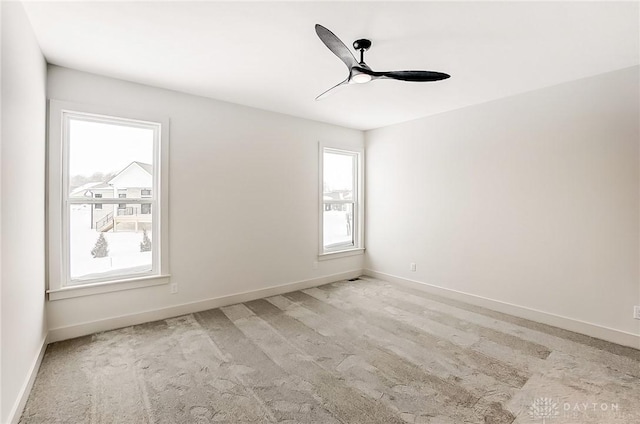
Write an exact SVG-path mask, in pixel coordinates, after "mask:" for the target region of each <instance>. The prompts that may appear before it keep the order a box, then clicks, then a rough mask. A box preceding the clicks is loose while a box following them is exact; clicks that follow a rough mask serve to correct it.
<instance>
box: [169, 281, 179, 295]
mask: <svg viewBox="0 0 640 424" xmlns="http://www.w3.org/2000/svg"><path fill="white" fill-rule="evenodd" d="M170 290H171V294H176V293H178V283H171V287H170Z"/></svg>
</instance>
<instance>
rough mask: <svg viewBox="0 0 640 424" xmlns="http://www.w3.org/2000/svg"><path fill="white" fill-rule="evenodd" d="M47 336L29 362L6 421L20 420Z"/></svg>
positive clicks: (42, 354) (45, 346) (38, 367)
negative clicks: (25, 376)
mask: <svg viewBox="0 0 640 424" xmlns="http://www.w3.org/2000/svg"><path fill="white" fill-rule="evenodd" d="M48 344H49V342H48V337H47V336H45V337H44V338H43V339H42V344H41V345H40V351H39V352H38V355H37V356H36V357H35V358H34V360H33V363H32V364H31V368H29V374H28V375H27V379H26V380H25V382H24V384H23V385H22V387H21V388H20V393H18V398H17V399H16V402H15V404H14V405H13V408H12V409H11V411H9V417H8V421H7V423H10V424H17V423H18V421H20V417H21V416H22V411H23V410H24V407H25V405H26V404H27V400H28V399H29V393H31V388H32V387H33V383H34V382H35V381H36V376H37V375H38V370H39V369H40V364H41V363H42V358H43V357H44V352H45V351H46V350H47V345H48Z"/></svg>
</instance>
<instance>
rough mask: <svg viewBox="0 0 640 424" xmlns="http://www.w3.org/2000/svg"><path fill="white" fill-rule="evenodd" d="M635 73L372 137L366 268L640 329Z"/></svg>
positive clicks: (543, 92) (433, 119) (372, 133)
mask: <svg viewBox="0 0 640 424" xmlns="http://www.w3.org/2000/svg"><path fill="white" fill-rule="evenodd" d="M638 79H639V71H638V67H633V68H629V69H624V70H620V71H616V72H611V73H607V74H603V75H600V76H596V77H593V78H587V79H583V80H578V81H574V82H570V83H565V84H561V85H558V86H554V87H550V88H546V89H542V90H537V91H534V92H530V93H525V94H522V95H518V96H514V97H510V98H506V99H502V100H497V101H493V102H490V103H486V104H482V105H478V106H472V107H468V108H465V109H460V110H457V111H452V112H448V113H443V114H440V115H435V116H431V117H426V118H423V119H420V120H416V121H412V122H408V123H404V124H399V125H394V126H391V127H387V128H382V129H377V130H373V131H370V132H367V133H366V149H367V167H366V170H367V175H366V177H367V225H366V228H367V264H366V267H367V268H368V269H370V270H373V271H378V272H382V273H386V274H390V275H393V276H397V277H401V278H404V279H410V280H415V281H418V282H422V283H426V284H431V285H435V286H440V287H444V288H447V289H451V290H457V291H461V292H464V293H468V294H472V295H476V296H482V297H486V298H489V299H494V300H498V301H501V302H507V303H511V304H515V305H518V306H522V307H525V308H530V309H535V310H539V311H543V312H547V313H550V314H556V315H560V316H564V317H567V318H570V319H571V320H577V321H584V322H587V323H592V324H595V325H596V326H600V327H607V328H610V329H614V330H618V331H619V332H622V333H626V334H627V335H629V334H628V333H630V334H632V335H640V321H637V320H634V319H632V310H633V309H632V307H633V305H634V304H636V305H638V304H640V282H639V281H640V280H639V265H640V264H639V254H640V252H639V230H640V226H639V224H640V219H639V218H640V214H639V212H640V209H639V196H638V195H639V192H640V190H639V189H640V184H639V166H638V162H639V157H638V155H639V149H638V143H639V130H638V122H639V115H638V112H639V110H638V98H639V90H638ZM426 101H428V99H427V100H426ZM410 262H416V263H417V271H416V272H410V271H409V263H410ZM558 322H560V321H558ZM575 328H578V327H575ZM585 328H586V327H585ZM625 340H632V341H633V340H636V341H637V340H639V339H638V338H636V337H633V336H631V338H629V337H627V338H626V339H625ZM636 343H637V342H636Z"/></svg>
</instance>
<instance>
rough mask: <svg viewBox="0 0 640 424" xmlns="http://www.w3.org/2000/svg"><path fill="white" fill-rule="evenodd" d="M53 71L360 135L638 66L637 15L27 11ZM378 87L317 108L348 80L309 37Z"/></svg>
mask: <svg viewBox="0 0 640 424" xmlns="http://www.w3.org/2000/svg"><path fill="white" fill-rule="evenodd" d="M25 9H26V10H27V14H28V16H29V18H30V20H31V23H32V25H33V27H34V30H35V33H36V36H37V38H38V42H39V43H40V46H41V48H42V51H43V53H44V55H45V57H46V59H47V61H48V62H49V63H52V64H55V65H60V66H66V67H69V68H75V69H79V70H83V71H88V72H93V73H96V74H101V75H106V76H110V77H115V78H121V79H124V80H129V81H134V82H139V83H143V84H148V85H153V86H158V87H164V88H169V89H173V90H178V91H183V92H186V93H191V94H196V95H201V96H206V97H211V98H215V99H220V100H225V101H229V102H233V103H239V104H243V105H248V106H253V107H257V108H261V109H266V110H271V111H276V112H281V113H286V114H289V115H294V116H300V117H304V118H309V119H314V120H318V121H324V122H329V123H333V124H338V125H343V126H347V127H352V128H357V129H371V128H377V127H382V126H386V125H390V124H393V123H397V122H402V121H407V120H411V119H415V118H419V117H422V116H426V115H429V114H434V113H439V112H443V111H447V110H452V109H456V108H460V107H464V106H468V105H472V104H477V103H482V102H486V101H490V100H493V99H497V98H501V97H505V96H510V95H513V94H517V93H522V92H525V91H530V90H534V89H538V88H541V87H545V86H549V85H553V84H557V83H561V82H565V81H570V80H574V79H578V78H583V77H587V76H591V75H596V74H599V73H603V72H608V71H612V70H616V69H621V68H625V67H629V66H634V65H638V63H639V53H638V51H639V42H638V37H639V32H638V26H639V24H638V22H639V19H638V18H639V11H638V3H637V2H628V3H611V2H587V3H577V2H464V3H463V2H420V3H418V2H411V3H402V2H373V3H365V2H278V3H276V2H267V1H262V2H257V3H246V2H105V3H96V2H44V3H40V2H28V3H26V4H25ZM316 23H320V24H322V25H324V26H326V27H327V28H329V29H330V30H332V31H333V32H334V33H335V34H336V35H337V36H338V37H340V38H341V39H342V40H343V41H344V43H345V44H346V45H347V46H349V47H351V43H352V42H353V40H355V39H357V38H369V39H371V40H372V41H373V46H372V48H371V50H369V52H368V53H367V54H366V57H365V59H366V61H367V63H368V64H369V66H371V67H372V68H373V69H374V70H402V69H425V70H434V71H441V72H446V73H449V74H451V76H452V77H451V78H450V79H448V80H445V81H441V82H436V83H407V82H399V81H389V80H379V81H373V82H371V83H369V84H362V85H351V86H348V87H345V88H344V89H342V90H340V91H338V92H337V93H335V94H334V95H332V96H330V97H328V98H326V99H323V100H321V101H317V102H316V101H314V98H315V97H316V96H317V95H318V94H320V93H321V92H323V91H324V90H326V89H328V88H329V87H331V86H333V85H334V84H336V83H338V82H340V81H342V80H343V79H344V78H345V77H346V74H347V68H346V67H345V66H344V65H343V64H342V62H340V61H339V59H338V58H337V57H335V56H334V55H333V54H332V53H331V52H330V51H329V50H328V49H327V48H326V47H325V46H324V45H323V44H322V42H320V40H319V39H318V37H317V36H316V34H315V31H314V25H315V24H316Z"/></svg>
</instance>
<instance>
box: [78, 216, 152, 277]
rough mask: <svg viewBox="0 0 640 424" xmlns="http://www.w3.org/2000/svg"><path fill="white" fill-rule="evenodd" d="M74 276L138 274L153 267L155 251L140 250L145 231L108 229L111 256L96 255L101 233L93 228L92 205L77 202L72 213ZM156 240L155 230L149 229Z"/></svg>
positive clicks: (150, 237)
mask: <svg viewBox="0 0 640 424" xmlns="http://www.w3.org/2000/svg"><path fill="white" fill-rule="evenodd" d="M70 218H71V219H70V226H71V231H70V233H71V234H70V251H71V252H70V254H71V261H70V263H71V279H72V280H76V279H82V278H87V277H89V276H91V277H96V278H98V277H100V276H99V275H94V274H103V273H106V274H107V275H108V274H112V273H117V274H134V273H135V274H137V273H142V272H147V271H150V270H151V252H140V243H141V242H142V230H140V231H139V232H137V233H136V232H134V231H133V230H132V231H118V232H115V233H114V232H111V231H109V232H106V233H102V234H104V237H105V239H106V240H107V243H108V245H109V255H108V256H107V257H105V258H94V257H93V256H92V255H91V250H92V249H93V247H94V246H95V244H96V241H97V240H98V237H99V236H100V232H98V231H96V230H94V229H91V208H90V206H89V205H73V206H72V207H71V216H70ZM147 235H148V236H149V239H151V240H153V237H152V234H151V229H148V230H147Z"/></svg>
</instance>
